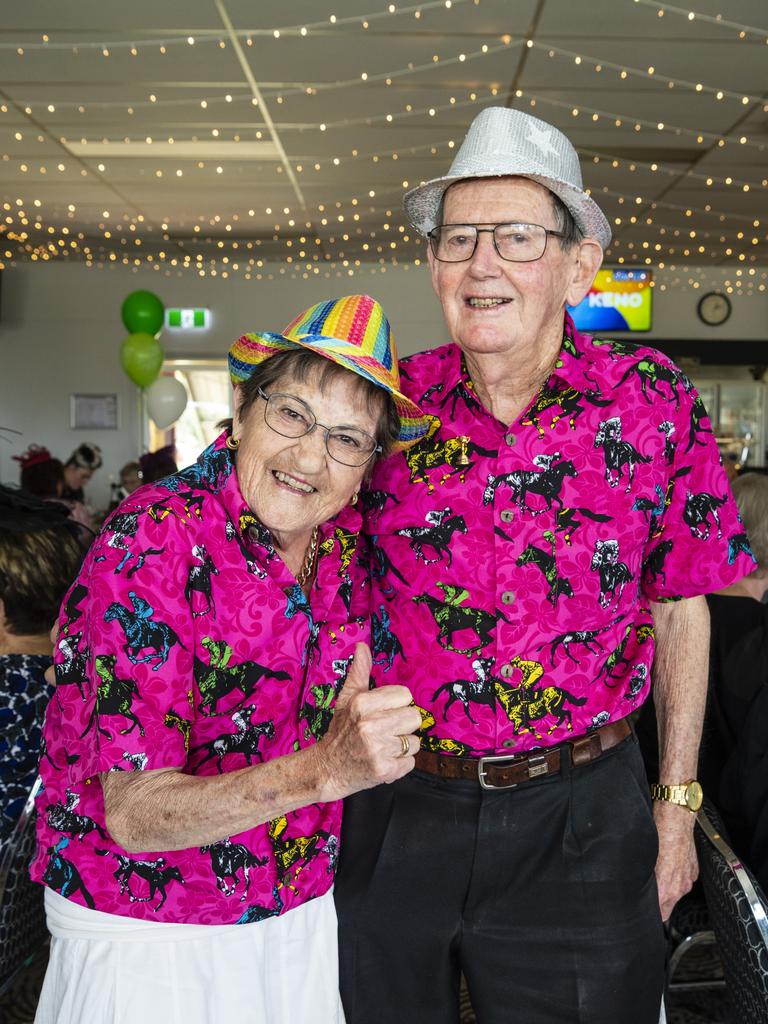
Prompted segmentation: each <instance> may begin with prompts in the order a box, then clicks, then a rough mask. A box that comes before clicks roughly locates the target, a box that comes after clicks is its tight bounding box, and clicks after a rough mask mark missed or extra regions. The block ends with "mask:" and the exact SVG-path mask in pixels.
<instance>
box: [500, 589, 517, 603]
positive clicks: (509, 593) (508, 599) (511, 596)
mask: <svg viewBox="0 0 768 1024" xmlns="http://www.w3.org/2000/svg"><path fill="white" fill-rule="evenodd" d="M514 601H515V593H514V591H513V590H505V591H504V593H503V594H502V595H501V603H502V604H514Z"/></svg>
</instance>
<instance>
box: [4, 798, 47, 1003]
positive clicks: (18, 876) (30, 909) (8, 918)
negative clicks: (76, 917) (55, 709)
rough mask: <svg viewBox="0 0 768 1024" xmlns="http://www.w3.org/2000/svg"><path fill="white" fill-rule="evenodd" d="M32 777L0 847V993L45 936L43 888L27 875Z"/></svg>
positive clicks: (32, 818)
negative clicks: (15, 816)
mask: <svg viewBox="0 0 768 1024" xmlns="http://www.w3.org/2000/svg"><path fill="white" fill-rule="evenodd" d="M40 786H41V780H40V779H39V778H38V779H36V780H35V784H34V786H33V787H32V789H31V791H30V793H29V796H28V797H27V800H26V803H25V804H24V809H23V810H22V812H21V816H20V817H19V820H18V821H17V822H16V826H15V827H14V830H13V832H11V834H10V835H9V836H8V838H7V840H6V841H5V842H4V843H3V844H2V846H1V847H0V996H2V995H3V993H5V992H6V991H7V990H8V988H10V986H11V984H12V983H13V981H14V979H15V977H16V975H17V974H18V972H19V970H20V969H21V968H22V967H23V966H24V965H25V964H26V962H27V961H28V959H29V958H30V957H31V956H32V955H33V954H34V953H35V952H37V950H38V949H40V948H41V947H42V945H43V944H44V942H45V941H46V939H47V937H48V930H47V928H46V926H45V910H44V907H43V887H42V885H39V884H38V883H37V882H33V881H32V880H31V879H30V877H29V865H30V862H31V861H32V857H33V856H34V852H35V797H36V796H37V794H38V792H39V790H40Z"/></svg>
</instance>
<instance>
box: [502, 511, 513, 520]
mask: <svg viewBox="0 0 768 1024" xmlns="http://www.w3.org/2000/svg"><path fill="white" fill-rule="evenodd" d="M512 515H513V512H512V509H511V508H505V509H504V510H503V511H502V513H501V521H502V523H511V522H512Z"/></svg>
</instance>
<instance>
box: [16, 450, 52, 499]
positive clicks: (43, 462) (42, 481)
mask: <svg viewBox="0 0 768 1024" xmlns="http://www.w3.org/2000/svg"><path fill="white" fill-rule="evenodd" d="M13 459H14V461H15V462H19V463H20V464H21V468H20V471H19V483H20V484H21V487H22V489H23V490H25V491H27V492H28V493H29V494H34V495H35V497H37V498H41V499H43V500H44V501H49V500H59V499H60V498H61V496H62V495H63V493H64V466H63V465H62V463H61V460H60V459H55V458H54V457H53V456H52V455H51V453H50V452H49V451H48V449H47V448H45V447H44V446H43V445H39V444H31V445H30V446H29V448H27V450H26V451H25V452H22V454H21V455H14V456H13Z"/></svg>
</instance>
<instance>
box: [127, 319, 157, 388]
mask: <svg viewBox="0 0 768 1024" xmlns="http://www.w3.org/2000/svg"><path fill="white" fill-rule="evenodd" d="M120 362H121V364H122V367H123V369H124V370H125V372H126V373H127V374H128V376H129V377H130V378H131V380H132V381H133V383H134V384H137V385H138V386H139V387H140V388H147V387H149V385H150V384H151V383H152V381H153V380H155V379H156V378H157V375H158V374H159V373H160V367H161V366H162V365H163V349H162V347H161V345H160V342H159V341H158V340H157V338H153V337H152V335H151V334H146V333H145V332H143V331H138V332H136V333H134V334H129V335H128V337H127V338H126V339H125V341H124V342H123V344H122V347H121V349H120Z"/></svg>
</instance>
